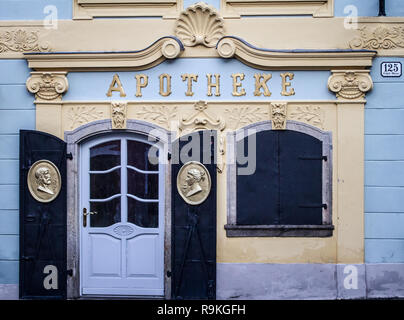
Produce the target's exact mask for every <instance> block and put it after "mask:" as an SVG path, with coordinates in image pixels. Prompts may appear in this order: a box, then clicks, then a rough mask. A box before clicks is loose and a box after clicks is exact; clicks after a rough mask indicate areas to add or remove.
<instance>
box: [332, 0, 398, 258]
mask: <svg viewBox="0 0 404 320" xmlns="http://www.w3.org/2000/svg"><path fill="white" fill-rule="evenodd" d="M337 1H338V0H337ZM388 2H389V1H386V4H387V3H388ZM401 2H402V1H401ZM390 4H391V3H390ZM396 5H397V3H396ZM402 7H403V8H404V3H402ZM390 8H391V7H390ZM387 11H388V8H387V7H386V12H387ZM387 14H389V13H388V12H387ZM398 14H399V11H397V15H398ZM382 62H401V63H402V64H403V65H404V59H403V58H397V57H385V58H384V57H378V58H376V59H374V61H373V67H372V70H371V76H372V79H373V81H374V88H373V90H372V91H371V92H370V93H369V94H368V95H367V96H366V99H367V104H366V109H365V238H366V241H365V261H366V262H386V263H387V262H391V263H394V262H404V253H403V246H404V228H403V225H404V161H403V160H404V125H403V123H404V75H402V76H401V77H397V78H393V77H391V78H386V77H382V76H381V74H380V73H381V68H380V66H381V63H382ZM392 239H393V240H392Z"/></svg>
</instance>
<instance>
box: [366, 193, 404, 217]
mask: <svg viewBox="0 0 404 320" xmlns="http://www.w3.org/2000/svg"><path fill="white" fill-rule="evenodd" d="M403 199H404V188H398V187H365V212H366V213H367V212H404V201H403Z"/></svg>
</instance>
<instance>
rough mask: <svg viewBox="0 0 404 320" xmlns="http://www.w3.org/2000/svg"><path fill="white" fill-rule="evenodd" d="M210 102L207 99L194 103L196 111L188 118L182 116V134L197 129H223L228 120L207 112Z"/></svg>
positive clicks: (180, 127) (180, 126) (180, 125)
mask: <svg viewBox="0 0 404 320" xmlns="http://www.w3.org/2000/svg"><path fill="white" fill-rule="evenodd" d="M207 108H208V104H207V103H206V102H205V101H198V102H197V103H195V105H194V109H195V112H194V113H193V114H191V115H190V116H189V117H187V118H182V119H181V121H180V124H179V129H180V130H181V132H182V134H187V133H190V132H192V131H197V130H219V131H223V129H224V128H225V126H226V122H225V121H224V120H223V119H222V118H221V117H214V116H212V115H210V114H209V113H208V112H207Z"/></svg>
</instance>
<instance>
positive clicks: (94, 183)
mask: <svg viewBox="0 0 404 320" xmlns="http://www.w3.org/2000/svg"><path fill="white" fill-rule="evenodd" d="M120 193H121V169H120V168H117V169H115V170H113V171H111V172H108V173H97V174H95V173H93V174H90V198H91V199H105V198H108V197H111V196H113V195H115V194H120Z"/></svg>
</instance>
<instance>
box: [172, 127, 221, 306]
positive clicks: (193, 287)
mask: <svg viewBox="0 0 404 320" xmlns="http://www.w3.org/2000/svg"><path fill="white" fill-rule="evenodd" d="M195 136H199V139H200V146H201V150H203V153H204V154H205V157H204V156H203V154H195V153H194V154H192V157H193V159H192V160H194V161H199V162H201V163H202V164H203V165H204V166H205V167H206V168H207V170H208V171H209V174H210V176H211V181H212V188H211V191H210V194H209V196H208V198H207V199H206V200H205V201H204V202H203V203H201V204H200V205H196V206H193V205H189V204H187V203H186V202H185V201H184V200H183V199H182V198H181V196H180V195H179V193H178V191H177V175H178V172H179V170H180V168H181V167H182V166H183V164H184V163H182V162H181V159H179V154H178V151H180V150H181V149H182V148H183V147H184V145H186V144H187V143H188V141H190V139H191V137H195ZM216 137H217V136H216V132H215V131H198V132H194V133H192V134H189V135H188V136H185V137H183V138H181V139H180V140H177V141H176V142H174V143H173V156H172V162H173V164H172V229H171V239H172V247H171V250H172V289H171V290H172V298H173V299H215V298H216V161H215V156H214V155H215V154H216V152H215V149H216ZM184 138H185V139H186V140H185V141H184ZM204 138H205V139H206V138H207V139H209V140H210V142H209V140H208V143H206V141H205V144H204V141H203V140H204ZM188 139H189V140H188ZM204 145H205V147H204ZM203 158H205V159H207V158H210V163H206V162H203Z"/></svg>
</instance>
